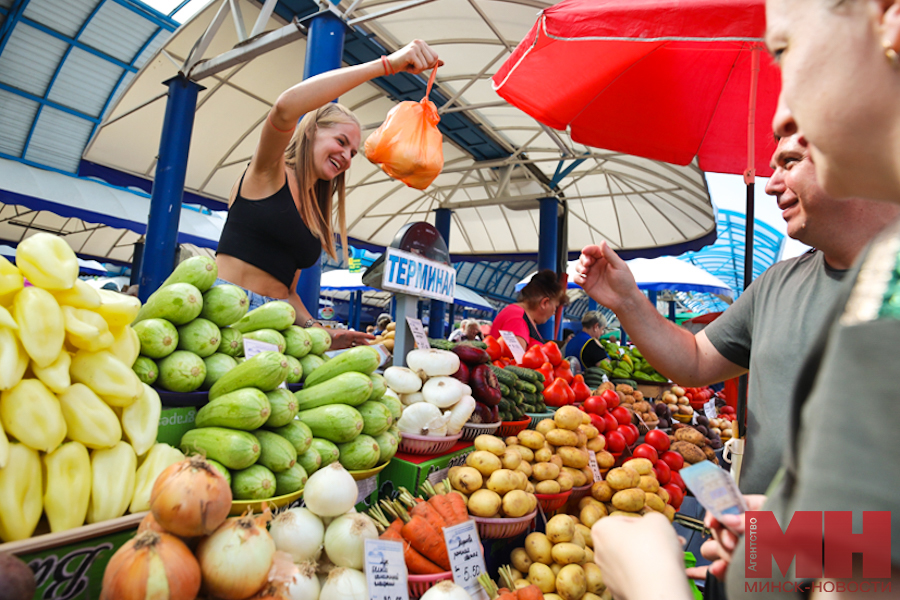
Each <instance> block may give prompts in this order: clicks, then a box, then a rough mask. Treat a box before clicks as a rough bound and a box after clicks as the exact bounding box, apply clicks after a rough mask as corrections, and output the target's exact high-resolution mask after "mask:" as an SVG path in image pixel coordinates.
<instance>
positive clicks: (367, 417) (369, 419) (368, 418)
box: [342, 400, 394, 468]
mask: <svg viewBox="0 0 900 600" xmlns="http://www.w3.org/2000/svg"><path fill="white" fill-rule="evenodd" d="M356 410H358V411H359V414H361V415H362V418H363V428H362V432H363V433H364V434H366V435H370V436H372V437H375V436H376V435H381V434H382V433H384V432H385V431H387V430H388V429H390V428H391V425H393V424H394V416H393V415H392V414H391V410H390V409H389V408H388V407H387V406H385V405H384V404H382V403H381V402H377V401H375V400H369V401H367V402H363V403H362V404H360V405H359V406H357V407H356ZM342 464H343V463H342ZM344 466H345V467H346V466H347V465H344ZM373 466H374V465H373ZM348 468H349V467H348ZM365 468H369V467H365Z"/></svg>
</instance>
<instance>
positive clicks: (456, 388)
mask: <svg viewBox="0 0 900 600" xmlns="http://www.w3.org/2000/svg"><path fill="white" fill-rule="evenodd" d="M454 356H455V355H454ZM463 385H464V384H463V383H462V382H461V381H460V380H459V379H454V378H453V377H432V378H431V379H429V380H428V381H426V382H425V385H423V386H422V395H423V396H424V397H425V402H430V403H431V404H434V405H435V406H437V407H438V408H450V407H451V406H453V405H454V404H456V403H457V402H459V401H460V400H462V397H463V395H464V394H465V388H464V387H463Z"/></svg>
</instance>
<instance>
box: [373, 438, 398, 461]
mask: <svg viewBox="0 0 900 600" xmlns="http://www.w3.org/2000/svg"><path fill="white" fill-rule="evenodd" d="M375 443H376V444H378V449H379V451H380V452H379V457H378V462H377V463H376V464H378V465H380V464H383V463H386V462H387V461H389V460H391V459H392V458H394V454H396V453H397V448H398V447H399V445H400V440H398V439H397V436H395V435H394V434H393V433H391V432H390V431H385V432H384V433H382V434H381V435H377V436H375Z"/></svg>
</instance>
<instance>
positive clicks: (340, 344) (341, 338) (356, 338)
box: [328, 329, 375, 350]
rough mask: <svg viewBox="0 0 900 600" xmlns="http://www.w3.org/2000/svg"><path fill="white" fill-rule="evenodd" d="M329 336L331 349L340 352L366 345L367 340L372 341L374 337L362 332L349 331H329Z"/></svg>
mask: <svg viewBox="0 0 900 600" xmlns="http://www.w3.org/2000/svg"><path fill="white" fill-rule="evenodd" d="M328 333H330V334H331V349H332V350H342V349H344V348H352V347H353V346H364V345H368V343H369V340H374V339H375V336H374V335H372V334H371V333H366V332H364V331H350V330H349V329H329V330H328Z"/></svg>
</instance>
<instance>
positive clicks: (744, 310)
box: [575, 135, 900, 494]
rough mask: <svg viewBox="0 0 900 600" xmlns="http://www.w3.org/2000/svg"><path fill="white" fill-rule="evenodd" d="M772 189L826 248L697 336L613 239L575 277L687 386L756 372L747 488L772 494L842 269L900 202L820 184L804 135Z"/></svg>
mask: <svg viewBox="0 0 900 600" xmlns="http://www.w3.org/2000/svg"><path fill="white" fill-rule="evenodd" d="M772 167H773V169H774V170H775V173H774V174H773V175H772V177H771V178H770V179H769V182H768V184H767V185H766V192H767V193H769V194H770V195H772V196H775V198H776V200H777V202H778V208H779V209H781V211H782V217H783V218H784V220H785V221H786V222H787V232H788V235H789V236H790V237H792V238H794V239H797V240H799V241H801V242H803V243H805V244H808V245H810V246H812V247H814V248H816V249H817V250H815V251H812V252H810V253H808V254H805V255H803V256H800V257H797V258H794V259H791V260H787V261H784V262H781V263H778V264H776V265H773V266H772V267H771V268H770V269H769V270H768V271H766V272H765V273H764V274H763V275H762V276H760V277H759V279H758V280H757V281H755V282H754V283H753V284H752V285H751V286H750V287H748V288H747V290H746V291H745V293H744V294H743V295H742V296H741V297H740V298H739V299H738V301H737V302H735V304H734V306H732V307H730V308H729V309H728V310H726V311H725V313H724V314H723V315H722V316H721V317H719V319H717V320H716V321H714V322H713V323H712V324H711V325H710V326H709V327H707V328H706V329H705V330H704V331H701V332H700V333H698V334H697V335H696V336H695V335H693V334H691V333H690V332H689V331H687V330H686V329H683V328H681V327H678V326H677V325H675V324H674V323H672V322H670V321H668V320H666V319H665V318H664V317H663V316H662V315H661V314H660V313H659V312H658V311H657V310H656V307H655V306H653V305H651V304H650V302H649V301H648V300H647V298H646V297H645V296H644V295H643V293H642V292H641V291H640V290H639V289H638V287H637V285H636V284H635V282H634V277H633V276H632V275H631V272H630V271H629V270H628V266H627V265H626V264H625V262H624V261H623V260H622V259H620V258H619V257H618V256H617V255H616V253H615V252H613V251H612V250H611V249H610V248H609V246H608V245H607V244H606V243H605V242H601V244H600V245H599V246H588V247H586V248H585V249H584V250H583V251H582V255H581V260H580V265H579V266H578V270H579V275H576V277H575V282H576V283H578V284H579V285H581V286H582V287H583V288H584V289H585V291H586V292H587V293H588V295H589V296H590V297H591V298H593V299H594V300H596V301H597V302H598V303H600V304H601V305H603V306H606V307H608V308H610V309H612V310H613V311H614V312H615V313H616V315H617V316H618V317H619V321H620V322H621V324H622V326H623V327H624V328H625V330H626V331H627V332H628V335H629V336H630V337H631V339H632V340H633V341H634V343H635V345H637V346H638V347H639V348H640V349H641V352H642V353H643V355H644V357H645V358H646V359H647V360H648V361H649V362H650V364H652V365H653V366H654V367H655V368H656V370H657V371H659V372H660V373H662V374H663V375H666V376H667V377H669V378H670V379H672V380H674V381H677V382H678V383H680V384H683V385H689V386H700V385H708V384H710V383H715V382H718V381H723V380H725V379H730V378H732V377H736V376H738V375H742V374H744V373H747V372H748V369H749V371H750V384H749V392H748V395H749V398H748V409H749V410H748V413H749V416H748V434H747V446H746V449H745V454H744V462H743V468H742V472H741V482H740V483H741V490H742V491H743V492H744V493H760V494H761V493H763V492H765V490H766V488H767V487H768V485H769V483H770V481H771V479H772V476H773V475H774V474H775V471H776V470H777V469H778V467H779V466H780V465H781V455H782V452H783V450H784V440H785V437H786V435H787V416H788V405H789V398H790V397H791V395H792V393H793V389H794V382H795V381H796V379H797V374H798V372H799V370H800V367H801V364H802V361H803V357H804V356H805V355H806V353H807V351H808V350H809V349H810V347H811V346H812V342H813V339H812V336H815V335H816V333H817V332H818V331H820V330H821V329H822V328H823V323H822V320H823V319H824V318H825V314H826V311H827V309H828V308H829V307H830V306H831V304H832V302H833V301H834V299H835V298H836V296H837V291H838V287H839V280H840V279H841V277H842V275H843V271H845V270H847V269H849V268H850V266H851V265H852V264H853V261H854V260H855V259H856V257H857V256H858V255H859V254H860V253H861V251H862V249H863V248H864V247H865V246H866V244H868V243H869V241H870V240H872V239H873V238H874V237H875V235H876V234H877V233H878V232H879V231H881V229H883V228H884V227H885V226H886V225H887V224H888V223H890V222H891V221H892V220H893V219H894V218H895V217H896V216H897V215H898V214H900V207H897V206H895V205H889V204H883V203H879V202H872V201H867V200H859V199H852V200H835V199H833V198H830V197H828V196H827V195H825V193H824V192H823V191H822V189H821V188H819V186H818V184H817V183H816V178H815V167H814V165H813V164H812V161H811V160H810V158H809V154H808V147H807V144H806V141H805V139H803V138H802V137H801V136H799V135H794V136H791V137H788V138H783V139H781V140H779V142H778V148H777V149H776V150H775V154H774V155H773V157H772Z"/></svg>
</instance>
